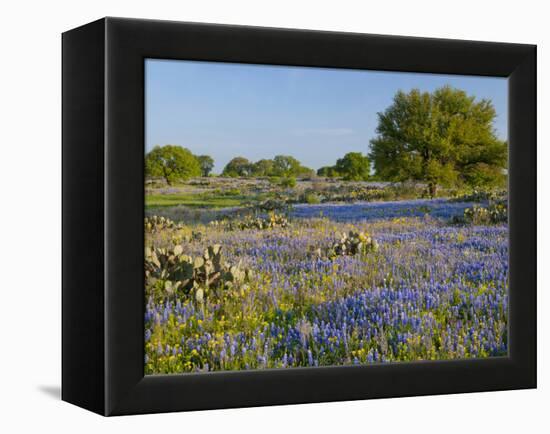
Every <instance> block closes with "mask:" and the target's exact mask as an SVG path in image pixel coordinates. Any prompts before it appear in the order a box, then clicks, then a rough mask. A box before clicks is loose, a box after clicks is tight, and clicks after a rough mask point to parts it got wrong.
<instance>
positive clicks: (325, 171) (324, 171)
mask: <svg viewBox="0 0 550 434" xmlns="http://www.w3.org/2000/svg"><path fill="white" fill-rule="evenodd" d="M317 176H323V177H326V178H336V177H337V176H338V172H337V171H336V169H335V168H334V166H323V167H321V168H320V169H319V170H317Z"/></svg>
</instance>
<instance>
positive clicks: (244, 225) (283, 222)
mask: <svg viewBox="0 0 550 434" xmlns="http://www.w3.org/2000/svg"><path fill="white" fill-rule="evenodd" d="M288 226H290V222H289V220H288V219H287V218H286V216H285V215H283V214H277V213H274V212H272V213H269V215H268V216H267V217H247V218H245V219H243V220H239V221H234V222H231V224H230V225H229V229H231V230H245V229H260V230H265V229H273V228H286V227H288Z"/></svg>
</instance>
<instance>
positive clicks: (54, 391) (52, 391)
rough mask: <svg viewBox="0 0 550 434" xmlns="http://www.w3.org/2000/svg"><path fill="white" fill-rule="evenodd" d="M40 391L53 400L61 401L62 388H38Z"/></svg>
mask: <svg viewBox="0 0 550 434" xmlns="http://www.w3.org/2000/svg"><path fill="white" fill-rule="evenodd" d="M38 390H40V392H42V393H43V394H44V395H48V396H49V397H50V398H53V399H57V400H59V399H61V387H60V386H38Z"/></svg>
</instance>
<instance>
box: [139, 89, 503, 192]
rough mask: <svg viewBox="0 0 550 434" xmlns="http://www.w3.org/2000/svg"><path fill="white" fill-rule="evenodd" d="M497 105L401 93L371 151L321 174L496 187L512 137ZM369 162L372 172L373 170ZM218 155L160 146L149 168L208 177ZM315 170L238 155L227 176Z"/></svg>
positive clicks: (448, 92)
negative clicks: (503, 135) (501, 128)
mask: <svg viewBox="0 0 550 434" xmlns="http://www.w3.org/2000/svg"><path fill="white" fill-rule="evenodd" d="M495 117H496V111H495V109H494V107H493V105H492V103H491V102H490V101H488V100H481V101H476V100H475V97H472V96H468V95H467V94H466V93H465V92H464V91H462V90H459V89H453V88H451V87H449V86H445V87H442V88H439V89H437V90H435V91H434V92H432V93H430V92H421V91H420V90H418V89H413V90H412V91H410V92H408V93H405V92H402V91H399V92H397V94H396V95H395V96H394V99H393V102H392V104H391V105H390V106H389V107H388V108H387V109H386V110H385V111H384V112H382V113H378V127H377V129H376V133H377V136H376V137H375V138H373V139H372V140H371V141H370V152H369V154H368V155H363V154H362V153H360V152H349V153H347V154H346V155H344V156H343V157H342V158H340V159H338V160H337V161H336V164H335V165H334V166H325V167H321V168H320V169H319V170H318V171H317V175H318V176H323V177H331V178H341V179H344V180H349V181H366V180H369V179H376V180H380V181H394V182H402V181H417V182H423V183H426V184H427V185H428V188H429V192H430V195H431V196H435V194H436V193H437V188H438V186H457V185H458V186H460V185H467V186H471V187H494V186H502V185H505V182H506V171H505V168H506V165H507V161H508V153H507V144H506V142H504V141H501V140H499V139H498V138H497V137H496V134H495V131H494V128H493V122H494V120H495ZM371 163H372V169H373V171H374V175H371ZM213 167H214V159H213V158H212V157H210V156H208V155H198V156H197V155H193V153H191V151H189V150H188V149H186V148H182V147H180V146H174V145H167V146H163V147H159V146H157V147H155V148H154V149H153V150H151V152H149V153H148V154H147V155H146V157H145V170H146V174H147V175H148V176H151V177H163V178H165V179H166V181H167V182H168V183H172V182H174V181H176V180H178V179H182V180H185V179H188V178H191V177H196V176H209V175H210V173H211V172H212V169H213ZM314 175H315V172H314V171H313V170H312V169H310V168H308V167H305V166H303V165H302V164H301V163H300V162H299V161H298V160H297V159H296V158H294V157H291V156H289V155H277V156H276V157H274V158H273V159H261V160H258V161H256V162H251V161H249V160H248V159H246V158H245V157H241V156H239V157H235V158H233V159H232V160H231V161H229V163H227V165H226V166H225V167H224V169H223V171H222V176H228V177H281V178H287V179H288V178H297V177H310V176H314Z"/></svg>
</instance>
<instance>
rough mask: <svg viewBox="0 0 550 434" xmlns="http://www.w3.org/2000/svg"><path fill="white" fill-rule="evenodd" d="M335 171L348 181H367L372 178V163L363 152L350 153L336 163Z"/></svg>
mask: <svg viewBox="0 0 550 434" xmlns="http://www.w3.org/2000/svg"><path fill="white" fill-rule="evenodd" d="M334 171H335V172H336V173H338V175H339V176H342V177H343V178H344V179H345V180H346V181H366V180H368V179H369V176H370V161H369V159H368V158H367V157H366V156H364V155H363V154H362V153H361V152H348V153H347V154H346V155H344V157H343V158H339V159H338V160H337V161H336V165H335V166H334Z"/></svg>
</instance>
